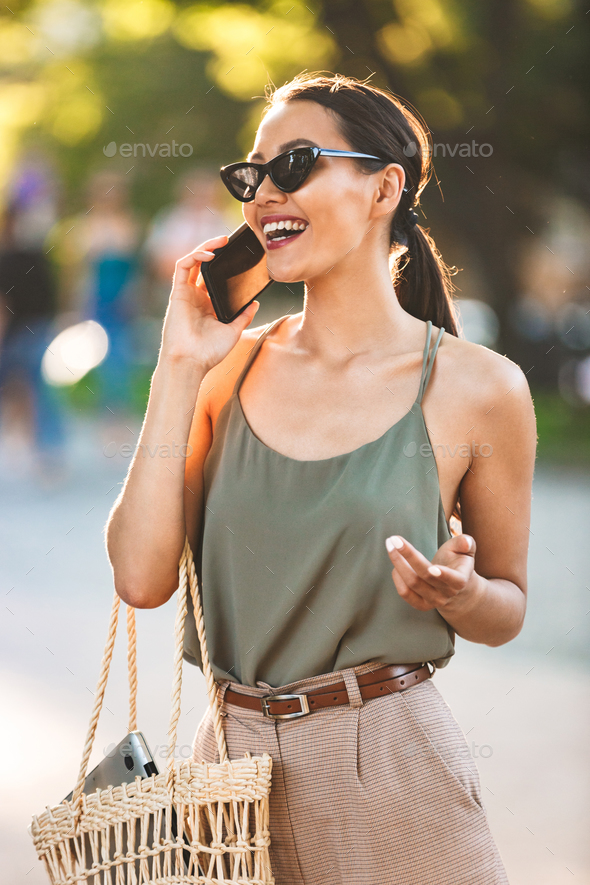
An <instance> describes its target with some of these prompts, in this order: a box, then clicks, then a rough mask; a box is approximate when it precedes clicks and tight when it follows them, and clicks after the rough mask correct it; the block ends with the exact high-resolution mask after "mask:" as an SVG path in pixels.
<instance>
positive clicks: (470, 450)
mask: <svg viewBox="0 0 590 885" xmlns="http://www.w3.org/2000/svg"><path fill="white" fill-rule="evenodd" d="M438 450H442V457H443V458H446V457H447V455H448V456H449V458H456V457H457V455H458V456H459V458H480V457H481V458H489V457H490V455H491V454H492V452H493V451H494V447H493V446H491V445H490V444H489V443H482V444H481V445H479V443H476V442H472V443H471V445H469V443H461V445H456V446H454V447H453V448H451V447H450V446H449V444H448V443H447V445H443V444H442V443H435V444H434V445H433V446H432V445H431V444H430V443H422V445H421V446H418V443H416V442H409V443H407V445H405V446H404V448H403V453H404V455H405V456H406V458H413V457H414V455H417V454H418V453H420V455H421V456H422V457H423V458H429V457H430V456H431V455H434V454H435V453H436V452H437V451H438ZM478 450H479V451H478Z"/></svg>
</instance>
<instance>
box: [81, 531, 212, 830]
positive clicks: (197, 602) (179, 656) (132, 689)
mask: <svg viewBox="0 0 590 885" xmlns="http://www.w3.org/2000/svg"><path fill="white" fill-rule="evenodd" d="M187 584H188V586H189V587H190V592H191V598H192V602H193V608H194V612H195V622H196V627H197V634H198V637H199V644H200V647H201V657H202V664H203V673H204V676H205V681H206V683H207V694H208V698H209V705H210V707H211V712H212V715H213V726H214V730H215V737H216V739H217V746H218V749H219V759H220V761H221V762H225V761H227V759H228V754H227V744H226V740H225V734H224V731H223V724H222V721H221V711H220V709H219V702H218V699H217V686H216V684H215V680H214V678H213V671H212V670H211V664H210V662H209V655H208V652H207V644H206V639H205V624H204V620H203V608H202V605H201V599H200V594H199V585H198V580H197V575H196V570H195V564H194V561H193V554H192V550H191V547H190V544H189V540H188V537H185V541H184V549H183V551H182V556H181V558H180V563H179V582H178V600H177V608H176V620H175V624H174V637H175V650H174V676H173V682H172V708H171V712H170V728H169V729H168V734H169V736H170V738H171V740H170V749H169V753H168V759H167V766H168V786H169V787H170V786H171V785H172V780H173V777H174V755H175V750H176V739H177V732H178V720H179V718H180V697H181V690H182V662H183V651H184V625H185V618H186V615H187V611H188V609H187ZM120 603H121V599H120V597H119V595H118V594H117V593H116V592H115V595H114V599H113V606H112V608H111V616H110V620H109V629H108V636H107V641H106V645H105V650H104V654H103V657H102V662H101V665H100V675H99V677H98V683H97V686H96V693H95V696H94V707H93V709H92V715H91V716H90V724H89V726H88V734H87V736H86V743H85V745H84V752H83V753H82V761H81V763H80V771H79V774H78V781H77V783H76V786H75V787H74V792H73V794H72V804H73V805H74V808H75V816H76V818H78V817H79V815H80V813H81V810H82V795H83V790H84V781H85V780H86V772H87V770H88V762H89V761H90V755H91V753H92V747H93V744H94V738H95V737H96V729H97V726H98V720H99V718H100V713H101V710H102V705H103V701H104V694H105V690H106V686H107V681H108V678H109V671H110V668H111V661H112V658H113V649H114V647H115V637H116V635H117V622H118V619H119V606H120ZM127 665H128V670H129V731H135V730H136V728H137V634H136V629H135V609H134V608H133V607H132V606H127Z"/></svg>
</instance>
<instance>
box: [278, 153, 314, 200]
mask: <svg viewBox="0 0 590 885" xmlns="http://www.w3.org/2000/svg"><path fill="white" fill-rule="evenodd" d="M312 165H313V155H312V154H311V153H310V152H309V151H305V150H303V151H298V150H295V151H289V153H288V154H285V156H284V157H281V159H280V160H277V162H276V163H275V164H274V166H273V170H272V174H273V178H274V180H275V182H276V184H277V186H278V187H280V188H282V189H283V190H285V191H293V190H295V188H297V187H299V185H300V184H302V183H303V181H304V180H305V178H306V177H307V175H309V172H310V169H311V167H312Z"/></svg>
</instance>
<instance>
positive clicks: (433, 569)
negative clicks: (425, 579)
mask: <svg viewBox="0 0 590 885" xmlns="http://www.w3.org/2000/svg"><path fill="white" fill-rule="evenodd" d="M428 571H429V572H430V574H431V575H434V577H435V578H438V577H439V576H440V575H442V572H441V570H440V569H439V567H438V566H437V565H429V566H428Z"/></svg>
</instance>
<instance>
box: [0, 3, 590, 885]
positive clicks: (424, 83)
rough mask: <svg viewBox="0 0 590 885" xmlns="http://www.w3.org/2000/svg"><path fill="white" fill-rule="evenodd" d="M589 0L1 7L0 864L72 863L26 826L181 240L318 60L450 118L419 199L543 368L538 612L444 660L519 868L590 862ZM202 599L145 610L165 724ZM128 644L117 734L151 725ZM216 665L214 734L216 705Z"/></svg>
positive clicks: (485, 305) (155, 690)
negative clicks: (184, 635) (269, 112)
mask: <svg viewBox="0 0 590 885" xmlns="http://www.w3.org/2000/svg"><path fill="white" fill-rule="evenodd" d="M586 12H587V10H586V8H585V7H583V5H582V4H580V3H577V2H574V0H508V2H503V3H498V2H493V0H488V2H482V3H480V4H475V3H471V2H468V0H419V2H411V0H364V2H359V0H322V2H315V0H314V2H309V0H308V2H305V3H303V2H300V0H284V2H283V0H277V2H271V0H268V2H251V3H247V2H242V3H220V2H207V3H204V2H203V3H191V2H187V3H183V2H171V0H104V2H82V0H49V2H34V3H26V2H25V3H20V2H14V3H12V4H11V6H10V7H7V6H5V7H2V9H0V219H1V223H0V456H1V464H0V489H1V494H2V512H1V519H2V537H3V540H4V544H3V550H2V554H1V560H0V593H2V594H4V596H5V605H4V607H3V609H4V610H3V612H2V614H1V615H0V623H1V624H2V636H3V645H2V676H1V684H0V687H1V690H2V698H3V699H2V707H1V709H2V713H3V720H5V721H3V726H2V731H1V732H0V734H1V743H0V761H1V763H2V766H3V767H2V773H1V774H0V787H1V788H2V791H3V800H2V802H1V803H0V847H1V850H2V854H3V856H2V863H1V864H0V882H2V883H3V882H6V883H7V885H8V883H10V885H13V883H20V882H23V883H24V882H26V883H36V882H39V883H40V882H43V881H44V874H43V871H42V868H41V866H40V864H38V862H37V860H36V857H35V854H34V851H33V848H32V846H31V844H30V840H29V837H28V835H27V832H26V828H27V826H28V824H29V821H30V817H31V815H32V814H33V813H35V812H40V811H42V810H43V808H44V806H45V805H46V804H48V803H49V804H53V803H55V802H57V801H59V800H60V799H61V798H62V796H64V795H65V794H66V793H68V792H69V790H70V789H71V788H72V785H73V781H74V779H75V776H76V772H77V765H78V761H79V756H80V754H81V751H82V745H83V741H84V736H85V730H86V721H87V718H88V716H89V713H90V706H91V701H92V692H93V691H94V684H95V681H96V677H97V673H98V665H99V660H100V655H101V647H102V643H103V641H104V634H105V631H106V625H107V619H108V610H109V605H110V597H111V593H112V579H111V574H110V569H109V566H108V562H107V560H106V555H105V552H104V545H103V536H102V529H103V526H104V523H105V520H106V517H107V514H108V511H109V508H110V507H111V506H112V503H113V501H114V499H115V496H116V495H117V493H118V490H119V489H120V483H121V482H122V480H123V478H124V476H125V472H126V469H127V467H128V464H129V461H130V453H131V451H132V449H133V446H134V442H135V441H136V440H137V434H138V431H139V427H140V422H141V418H142V415H143V411H144V409H145V405H146V399H147V392H148V388H149V380H150V376H151V373H152V371H153V368H154V365H155V361H156V358H157V350H158V345H159V336H160V331H161V325H162V318H163V315H164V311H165V308H166V302H167V298H168V294H169V289H170V279H171V273H172V269H173V265H174V261H175V260H176V258H178V257H179V256H180V255H182V254H184V253H185V252H187V251H189V250H190V249H192V248H194V246H195V245H197V244H198V243H199V242H202V241H203V240H205V239H207V238H209V237H212V236H215V235H217V234H220V233H228V232H229V231H231V230H232V229H233V228H235V227H236V226H237V225H238V224H239V223H240V221H241V213H240V207H239V205H238V204H237V203H236V202H232V200H231V198H230V197H229V195H228V194H227V192H226V191H225V190H224V188H223V186H222V185H221V184H220V182H219V179H218V175H217V170H218V169H219V166H220V165H222V164H226V163H229V162H232V161H235V160H238V159H241V158H242V157H243V156H244V154H245V153H246V152H247V151H248V150H250V148H251V144H252V140H253V137H254V133H255V130H256V126H257V124H258V121H259V118H260V113H261V110H262V107H263V106H264V99H263V94H264V87H265V85H266V84H267V83H274V84H275V85H280V84H282V83H283V82H285V81H286V80H288V79H289V78H290V77H292V76H293V75H295V74H296V73H298V72H300V71H301V70H304V69H306V70H309V71H313V70H330V71H339V72H341V73H344V74H349V75H354V76H357V77H360V78H365V77H367V76H369V75H371V77H372V82H374V83H375V84H376V85H379V86H382V87H385V88H388V89H390V90H391V91H392V92H393V93H395V94H399V95H401V96H403V97H404V98H406V99H407V100H408V101H410V102H411V103H412V104H413V105H414V106H415V107H417V109H418V110H419V111H420V112H421V114H422V115H423V116H424V117H425V119H426V121H427V123H428V125H429V126H430V128H431V131H432V140H433V144H434V155H435V169H436V176H434V177H433V179H432V181H431V183H430V184H429V186H428V188H427V189H426V191H425V194H424V196H423V199H422V211H423V215H421V219H420V220H421V223H423V224H424V225H425V226H427V227H430V229H431V232H432V234H433V236H434V237H435V239H436V242H437V245H438V246H439V248H440V249H441V251H442V254H443V256H444V258H445V260H446V262H447V263H448V264H450V265H454V266H455V267H457V268H458V269H459V272H458V273H457V274H456V275H455V276H454V278H453V279H454V282H455V285H456V287H457V291H456V299H457V309H458V313H459V316H460V320H461V328H462V334H463V335H464V336H465V337H466V338H467V339H469V340H471V341H474V342H476V343H479V344H482V345H484V346H486V347H489V348H492V349H494V350H497V351H498V352H500V353H503V354H506V355H507V356H509V357H510V358H511V359H512V360H514V361H515V362H516V363H518V364H519V365H520V366H521V367H522V369H523V371H524V372H525V373H526V375H527V379H528V381H529V384H530V387H531V391H532V394H533V398H534V402H535V409H536V413H537V421H538V430H539V461H538V467H537V471H536V477H535V487H534V500H533V518H532V522H531V527H530V532H531V553H530V575H529V581H530V590H529V613H528V615H527V622H526V625H525V628H524V630H523V632H522V633H521V635H520V636H519V637H518V638H517V639H516V640H515V641H514V642H512V643H510V644H509V645H508V646H504V647H501V648H498V649H490V648H487V647H476V646H473V645H470V644H468V643H464V642H462V641H461V640H458V645H457V655H456V657H455V659H454V660H453V661H452V663H451V666H450V667H449V668H447V671H446V672H440V673H439V674H437V680H438V685H439V687H440V689H441V691H442V692H443V694H444V695H445V697H446V698H447V700H448V702H449V704H450V705H451V707H452V709H453V712H454V713H455V715H456V717H457V718H458V719H459V721H460V723H461V725H462V727H463V728H464V730H465V732H466V733H467V734H468V737H469V740H470V741H471V739H472V738H473V741H474V745H475V746H474V748H473V751H472V752H473V757H474V763H475V764H477V766H478V768H479V770H480V773H481V778H482V784H483V785H484V799H485V801H486V806H487V808H488V813H489V815H490V819H491V823H492V829H493V832H494V834H495V835H496V838H497V841H498V845H499V848H500V850H501V853H502V856H503V858H504V859H505V863H506V867H507V870H508V874H509V878H510V882H511V885H550V883H551V885H553V883H562V882H570V881H574V882H576V881H577V882H583V881H590V858H589V856H588V852H587V838H586V837H587V830H588V807H589V803H588V799H589V793H590V790H589V789H588V786H589V776H588V775H589V770H590V767H589V765H588V754H587V736H588V728H587V725H588V723H587V713H586V710H587V708H588V703H587V702H588V685H589V676H588V663H589V661H588V639H589V630H588V617H587V614H589V612H588V610H589V609H590V605H589V602H590V598H589V589H588V578H587V575H588V573H589V571H590V554H589V552H588V543H587V533H588V525H589V521H590V519H589V518H590V495H589V494H588V493H589V492H590V248H589V243H590V159H589V155H588V146H589V128H590V126H589V119H590V102H589V94H588V93H589V90H588V83H589V76H590V71H589V69H588V64H589V62H588V60H589V59H590V52H589V51H588V50H589V46H588V38H587V16H586ZM301 301H302V287H301V285H296V286H290V287H287V286H279V285H275V286H273V287H272V288H271V290H270V291H269V293H268V297H266V296H265V297H264V299H263V303H262V306H261V309H260V311H259V313H258V314H257V318H256V323H257V324H258V323H259V322H266V321H268V320H270V319H273V318H274V317H276V316H279V315H282V314H284V313H287V312H289V311H291V310H292V311H293V312H297V311H298V310H299V309H300V307H301ZM173 614H174V612H173V603H171V604H170V605H168V606H166V607H164V608H163V609H161V610H158V611H154V612H140V614H139V626H140V665H141V669H140V686H141V687H140V724H141V726H142V728H143V729H144V731H145V733H146V736H147V737H148V740H149V742H150V743H151V744H152V746H158V747H161V746H162V745H163V744H164V743H165V734H166V730H167V724H166V716H167V693H168V688H167V683H168V681H169V677H170V665H171V654H172V651H171V649H172V646H171V641H172V619H173ZM119 652H120V653H119V655H118V657H117V658H116V661H115V672H114V677H113V685H112V687H111V688H110V689H109V698H110V700H107V703H108V705H109V708H110V710H111V711H112V712H110V714H109V713H107V714H106V716H107V719H106V720H105V721H103V722H102V723H101V726H100V731H99V738H98V741H97V754H98V755H96V754H95V756H96V759H98V758H99V756H100V752H101V748H103V747H104V746H106V745H107V744H109V743H111V742H112V741H114V740H116V741H118V740H120V739H121V737H122V736H123V734H124V729H125V691H126V686H125V679H124V666H123V664H124V653H123V650H119ZM187 671H188V672H187V686H186V690H185V693H184V694H185V699H186V705H185V708H184V709H185V711H186V713H185V714H184V715H183V720H182V722H183V729H182V733H181V742H184V743H183V746H184V747H185V748H186V747H188V745H189V744H190V740H191V739H192V735H193V734H194V730H195V728H196V724H197V722H198V719H199V718H200V716H201V715H202V713H203V711H204V709H205V700H204V686H203V683H202V680H201V677H200V674H198V673H197V672H196V671H194V670H193V669H192V668H188V667H187ZM481 747H488V748H490V749H491V753H490V752H489V750H486V751H485V752H483V751H481ZM478 748H479V749H478ZM96 759H95V761H96ZM572 877H573V879H572ZM457 885H459V883H457Z"/></svg>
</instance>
